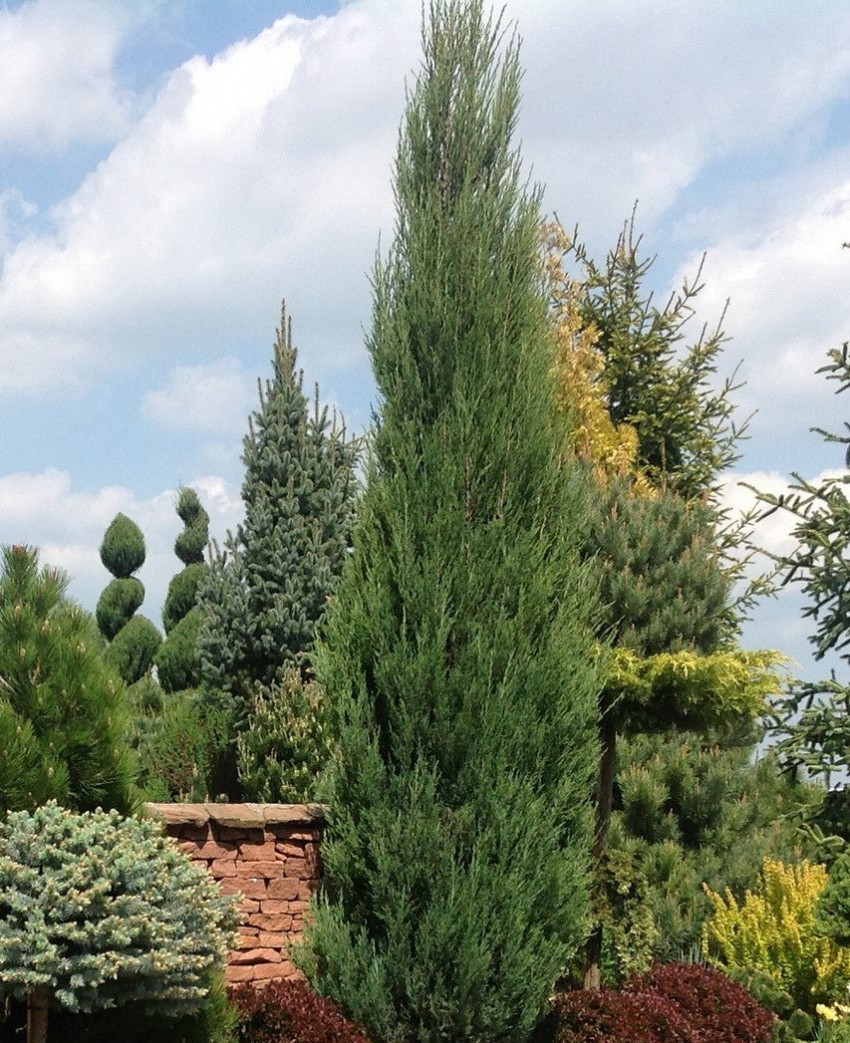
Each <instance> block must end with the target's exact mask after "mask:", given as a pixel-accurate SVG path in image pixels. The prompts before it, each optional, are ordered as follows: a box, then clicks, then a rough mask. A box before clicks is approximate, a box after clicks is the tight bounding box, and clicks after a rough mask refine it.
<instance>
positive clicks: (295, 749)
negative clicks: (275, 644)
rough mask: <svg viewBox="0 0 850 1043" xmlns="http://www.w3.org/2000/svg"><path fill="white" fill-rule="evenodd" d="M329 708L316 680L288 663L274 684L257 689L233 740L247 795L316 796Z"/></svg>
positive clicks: (327, 751) (326, 754)
mask: <svg viewBox="0 0 850 1043" xmlns="http://www.w3.org/2000/svg"><path fill="white" fill-rule="evenodd" d="M334 749H335V747H334V743H333V738H332V728H331V722H330V714H329V712H328V709H327V708H326V706H325V701H324V699H323V697H322V692H321V689H320V688H319V686H318V685H317V684H316V683H315V681H304V679H303V678H302V676H301V671H300V670H299V669H298V667H290V668H289V669H288V670H286V672H285V673H284V675H283V678H282V679H281V681H280V682H279V683H278V684H275V685H273V686H272V687H271V688H270V689H265V688H260V689H258V690H257V691H256V692H255V693H254V695H253V698H252V703H251V712H250V715H249V717H248V725H247V727H246V729H245V730H244V731H243V732H240V733H239V735H238V737H237V740H236V751H237V756H236V762H237V768H238V772H239V785H240V787H241V790H242V795H243V797H244V799H245V800H259V801H265V802H268V803H272V804H274V803H278V802H280V803H284V804H286V803H293V804H298V803H301V802H304V801H312V800H317V799H318V796H319V793H318V787H319V780H320V778H321V775H322V772H323V771H324V769H325V767H326V766H327V764H328V761H329V760H330V759H331V757H332V756H333V752H334Z"/></svg>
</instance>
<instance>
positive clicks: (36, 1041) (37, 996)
mask: <svg viewBox="0 0 850 1043" xmlns="http://www.w3.org/2000/svg"><path fill="white" fill-rule="evenodd" d="M49 1001H50V992H49V990H48V989H45V988H44V987H41V988H38V989H33V990H32V992H30V993H28V994H27V1043H47V1015H48V1011H49V1008H48V1003H49Z"/></svg>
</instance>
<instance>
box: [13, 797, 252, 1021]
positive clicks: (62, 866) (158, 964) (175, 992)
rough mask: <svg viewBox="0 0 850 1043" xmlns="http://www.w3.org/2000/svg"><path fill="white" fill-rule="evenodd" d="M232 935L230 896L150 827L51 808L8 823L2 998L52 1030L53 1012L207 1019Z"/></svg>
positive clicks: (15, 815)
mask: <svg viewBox="0 0 850 1043" xmlns="http://www.w3.org/2000/svg"><path fill="white" fill-rule="evenodd" d="M233 927H234V913H233V900H232V898H229V897H224V896H222V895H221V894H220V893H219V891H218V888H217V886H216V884H215V882H214V881H213V879H212V877H211V876H210V875H209V874H208V873H206V871H204V870H203V869H201V868H199V867H197V866H193V865H192V863H191V862H190V861H189V860H188V859H187V858H186V856H185V855H183V854H182V853H181V852H180V851H179V850H178V848H177V845H176V844H175V843H174V842H173V841H171V840H167V839H165V838H164V837H163V836H162V835H161V833H160V829H159V827H158V826H157V825H156V824H154V823H152V822H145V821H140V820H137V819H132V818H130V819H125V818H122V817H121V816H120V815H119V814H118V813H117V812H109V813H107V812H103V811H100V810H97V811H94V812H85V813H83V814H76V813H74V812H70V811H67V810H65V809H64V808H61V807H59V806H57V805H56V804H55V803H54V802H50V803H48V804H46V805H43V806H42V807H40V808H38V809H37V810H36V811H35V812H32V813H30V812H25V811H20V812H12V813H10V814H9V815H8V816H7V817H6V819H5V820H4V821H3V822H2V823H0V993H2V994H5V995H12V996H16V997H17V998H19V999H24V998H25V999H27V1000H28V1001H29V1003H30V1006H31V1007H35V1008H37V1009H38V1011H39V1012H40V1016H39V1017H38V1019H37V1020H38V1021H40V1022H41V1023H42V1024H43V1023H44V1022H45V1019H46V1010H47V1008H48V1006H49V1005H52V1004H56V1005H59V1006H61V1007H65V1008H67V1009H69V1010H72V1011H74V1010H80V1011H89V1010H97V1009H100V1008H104V1007H112V1006H116V1005H119V1004H122V1003H126V1002H131V1001H136V1002H138V1001H141V1002H143V1003H144V1004H145V1006H147V1007H150V1008H153V1009H160V1010H162V1011H164V1012H166V1013H173V1014H180V1013H183V1012H186V1011H192V1010H194V1009H197V1008H198V1007H200V1006H201V1005H202V1004H203V1002H204V999H205V997H206V995H207V991H208V985H209V981H208V975H209V972H210V971H211V970H212V969H213V968H215V967H216V966H220V965H221V964H222V962H223V960H224V957H225V954H226V952H227V950H228V949H229V948H230V946H231V945H232V943H233V937H234V935H233ZM42 1031H43V1030H42ZM31 1034H33V1033H32V1029H31Z"/></svg>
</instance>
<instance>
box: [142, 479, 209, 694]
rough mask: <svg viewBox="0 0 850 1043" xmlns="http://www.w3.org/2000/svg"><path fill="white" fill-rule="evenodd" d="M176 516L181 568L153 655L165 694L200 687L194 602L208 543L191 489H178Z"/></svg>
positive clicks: (198, 625) (198, 626)
mask: <svg viewBox="0 0 850 1043" xmlns="http://www.w3.org/2000/svg"><path fill="white" fill-rule="evenodd" d="M177 514H178V516H179V518H180V520H181V521H182V522H183V529H182V531H181V532H180V533H178V535H177V539H176V540H175V541H174V553H175V554H176V555H177V557H178V558H179V559H180V560H181V561H182V562H183V565H184V568H183V569H182V570H181V571H180V572H178V573H177V575H176V576H174V577H173V579H172V580H171V582H170V583H169V584H168V594H167V596H166V599H165V605H164V606H163V610H162V625H163V627H164V628H165V635H166V636H165V640H164V641H163V643H162V644H161V645H160V647H159V649H158V650H157V653H156V656H155V662H156V668H157V676H158V677H159V683H160V684H161V685H162V687H163V689H164V690H165V691H166V692H179V691H184V690H185V689H187V688H195V687H197V686H198V685H199V684H200V679H201V678H200V675H201V663H200V654H199V649H198V641H199V635H200V629H201V625H202V621H203V615H202V612H201V609H200V607H199V606H198V604H197V602H198V592H199V589H200V586H201V584H202V582H203V580H204V578H205V576H206V574H207V572H208V570H209V566H208V565H207V563H206V562H205V561H204V551H205V550H206V547H207V543H208V541H209V533H210V517H209V515H208V514H207V512H206V511H205V510H204V508H203V505H202V504H201V501H200V500H199V499H198V494H197V493H196V492H195V490H194V489H189V488H182V489H180V491H179V493H178V495H177Z"/></svg>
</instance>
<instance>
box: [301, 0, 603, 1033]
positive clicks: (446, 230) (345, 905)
mask: <svg viewBox="0 0 850 1043" xmlns="http://www.w3.org/2000/svg"><path fill="white" fill-rule="evenodd" d="M503 43H504V44H505V46H502V45H503ZM423 46H424V58H423V63H422V68H421V70H420V73H419V76H418V79H417V81H416V84H415V86H414V88H413V89H412V91H411V93H410V96H409V99H408V106H407V113H406V116H405V120H404V124H403V128H402V133H401V139H400V144H399V151H398V158H397V162H396V169H395V192H396V201H397V224H396V234H395V238H394V241H393V246H392V249H391V252H390V255H389V257H388V259H387V260H386V262H385V263H381V262H379V264H378V266H377V268H376V272H375V275H374V287H375V300H374V313H373V325H372V331H371V335H370V337H369V350H370V353H371V357H372V362H373V366H374V371H375V377H376V380H377V384H378V389H379V394H380V406H379V415H378V418H377V431H376V434H375V440H374V455H373V458H372V461H371V470H370V474H369V480H368V485H367V490H366V492H365V494H364V498H363V501H362V503H361V505H360V508H359V511H358V526H357V528H356V530H355V538H354V554H353V557H352V560H351V562H350V565H349V567H348V569H347V571H346V572H345V573H344V576H343V581H342V583H341V585H340V588H339V590H338V591H337V595H336V597H335V598H334V600H333V602H332V604H331V606H330V609H329V613H328V619H327V631H326V635H327V636H326V640H325V643H324V644H323V645H321V646H320V649H319V651H318V654H317V673H318V676H319V681H320V682H321V683H322V685H323V686H324V690H325V692H326V695H327V698H328V699H329V700H330V701H331V703H332V704H333V705H334V706H335V707H336V709H337V713H338V716H339V724H340V760H339V765H338V769H337V771H336V773H335V775H334V776H333V777H332V780H331V785H330V794H329V797H330V829H329V835H328V839H327V842H326V843H325V845H324V848H323V854H324V857H325V866H326V876H325V880H326V899H327V900H326V902H325V904H323V905H322V906H320V907H319V908H318V910H317V921H316V926H315V929H314V932H313V936H312V940H313V946H314V955H315V959H316V963H315V968H314V975H315V980H316V982H317V984H318V986H319V988H320V989H322V990H323V991H325V992H327V993H329V994H330V995H332V996H334V997H335V998H336V999H338V1000H339V1001H340V1002H341V1003H342V1004H343V1006H344V1007H345V1008H346V1009H347V1010H348V1011H349V1013H351V1014H353V1015H354V1016H355V1017H357V1018H359V1019H361V1020H362V1021H364V1022H365V1024H366V1025H367V1027H368V1028H369V1030H370V1032H371V1033H372V1035H373V1037H374V1038H375V1039H379V1040H384V1039H386V1040H396V1039H405V1040H422V1041H424V1040H433V1041H436V1040H445V1039H452V1040H457V1041H460V1040H472V1039H482V1040H483V1039H487V1040H489V1041H496V1040H516V1039H522V1038H525V1036H526V1035H527V1033H528V1031H529V1030H530V1029H531V1027H532V1025H533V1024H534V1021H535V1019H536V1017H537V1016H538V1014H539V1013H540V1011H541V1009H542V1008H543V1006H544V1004H545V1002H546V998H547V997H548V995H549V993H550V991H551V987H552V984H553V981H554V979H555V977H556V976H557V975H558V973H559V972H560V970H561V969H562V967H563V965H564V963H565V961H566V960H568V959H569V957H570V956H571V954H572V953H573V952H574V951H575V948H576V946H577V945H579V944H580V942H581V940H582V938H583V933H584V912H585V905H586V876H587V874H586V868H587V859H588V852H589V848H590V826H589V816H588V806H587V805H588V795H589V792H590V776H591V773H592V769H593V765H594V761H595V755H596V745H595V741H594V730H595V706H596V698H595V697H596V677H595V671H594V667H593V665H592V661H593V656H592V653H591V646H590V638H589V627H588V625H587V624H588V617H587V606H588V604H589V603H590V601H591V600H592V599H591V598H590V596H589V592H588V589H587V585H586V582H585V574H584V572H583V569H582V567H581V566H580V565H579V564H578V557H577V553H576V544H577V542H578V540H579V539H580V537H581V530H582V524H583V522H582V518H583V510H582V501H581V497H580V495H579V493H580V488H581V486H580V482H579V477H578V474H577V472H574V471H572V470H568V469H567V468H566V465H564V466H563V467H561V468H559V466H558V461H559V453H558V450H559V447H560V445H561V442H562V438H563V435H562V433H560V432H558V431H557V430H556V428H557V423H558V421H557V418H556V415H555V412H554V409H553V405H552V387H551V377H550V373H549V370H550V368H551V354H552V345H551V341H550V331H549V328H548V325H547V320H546V303H545V301H544V299H543V297H542V294H541V287H540V271H539V263H538V254H537V241H538V225H539V214H538V198H537V194H536V193H534V192H529V191H527V190H526V188H525V185H524V180H523V175H522V173H521V169H520V160H519V156H518V154H517V152H516V151H515V149H514V147H513V145H512V141H511V139H512V133H513V130H514V125H515V122H516V115H517V106H518V96H519V81H520V66H519V61H518V52H517V46H516V41H515V40H514V39H513V38H507V37H506V34H505V32H504V30H503V27H502V26H501V25H500V24H499V22H498V21H492V20H490V19H489V18H488V17H487V15H486V14H485V11H484V5H483V4H482V3H481V2H480V0H468V2H464V0H446V2H442V3H436V2H435V3H432V4H431V5H430V8H428V11H427V14H426V28H425V32H424V34H423Z"/></svg>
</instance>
